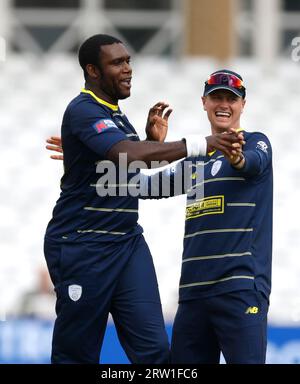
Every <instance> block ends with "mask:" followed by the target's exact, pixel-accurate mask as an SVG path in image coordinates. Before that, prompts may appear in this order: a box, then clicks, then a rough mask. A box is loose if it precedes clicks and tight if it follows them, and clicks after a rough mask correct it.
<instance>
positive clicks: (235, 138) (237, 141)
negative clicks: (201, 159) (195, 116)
mask: <svg viewBox="0 0 300 384" xmlns="http://www.w3.org/2000/svg"><path fill="white" fill-rule="evenodd" d="M206 141H207V152H208V153H209V152H212V151H213V150H215V149H217V150H219V151H221V152H223V154H224V156H225V157H226V158H227V159H230V162H231V161H232V162H233V163H234V162H235V161H236V160H237V157H239V156H240V153H241V151H242V147H243V145H245V140H244V135H243V133H242V132H236V131H235V130H233V129H231V130H230V132H225V133H216V134H214V135H211V136H207V137H206Z"/></svg>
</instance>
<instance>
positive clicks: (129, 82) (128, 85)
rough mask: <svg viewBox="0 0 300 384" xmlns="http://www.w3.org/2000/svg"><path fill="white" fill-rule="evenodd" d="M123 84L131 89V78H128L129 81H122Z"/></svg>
mask: <svg viewBox="0 0 300 384" xmlns="http://www.w3.org/2000/svg"><path fill="white" fill-rule="evenodd" d="M121 84H124V85H126V86H127V87H131V77H128V78H127V79H124V80H121Z"/></svg>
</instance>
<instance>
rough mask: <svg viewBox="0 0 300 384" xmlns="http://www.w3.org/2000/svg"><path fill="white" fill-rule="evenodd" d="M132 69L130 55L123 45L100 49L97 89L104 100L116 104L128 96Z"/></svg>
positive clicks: (111, 45)
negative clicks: (101, 93)
mask: <svg viewBox="0 0 300 384" xmlns="http://www.w3.org/2000/svg"><path fill="white" fill-rule="evenodd" d="M131 78H132V68H131V66H130V55H129V53H128V51H127V49H126V48H125V47H124V45H123V44H120V43H117V44H110V45H104V46H102V47H101V55H100V78H99V87H100V90H101V92H103V94H104V95H105V96H106V98H105V100H107V101H109V102H111V103H112V104H117V103H118V100H120V99H126V98H127V97H129V96H130V88H131Z"/></svg>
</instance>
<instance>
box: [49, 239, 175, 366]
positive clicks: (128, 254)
mask: <svg viewBox="0 0 300 384" xmlns="http://www.w3.org/2000/svg"><path fill="white" fill-rule="evenodd" d="M45 256H46V261H47V264H48V268H49V271H50V275H51V278H52V280H53V283H54V285H55V290H56V293H57V304H56V312H57V319H56V321H55V326H54V332H53V342H52V363H98V362H99V356H100V351H101V346H102V342H103V337H104V333H105V328H106V324H107V319H108V315H109V313H111V314H112V317H113V320H114V323H115V326H116V329H117V333H118V336H119V340H120V342H121V344H122V346H123V348H124V350H125V352H126V354H127V356H128V358H129V360H130V361H131V362H132V363H144V364H158V363H167V362H168V360H169V343H168V338H167V334H166V331H165V326H164V320H163V315H162V309H161V303H160V297H159V292H158V286H157V279H156V274H155V270H154V266H153V261H152V257H151V254H150V251H149V249H148V246H147V244H146V242H145V240H144V238H143V236H140V235H139V236H137V237H134V238H131V239H129V240H127V241H126V242H122V243H115V244H102V243H77V244H74V243H72V244H66V243H64V244H58V243H53V242H49V241H46V242H45Z"/></svg>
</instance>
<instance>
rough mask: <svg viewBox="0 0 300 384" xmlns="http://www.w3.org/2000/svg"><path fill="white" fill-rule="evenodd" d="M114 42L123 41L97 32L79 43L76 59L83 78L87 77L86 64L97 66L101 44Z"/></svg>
mask: <svg viewBox="0 0 300 384" xmlns="http://www.w3.org/2000/svg"><path fill="white" fill-rule="evenodd" d="M115 43H120V44H123V42H122V41H121V40H119V39H117V38H116V37H113V36H110V35H104V34H98V35H94V36H92V37H89V38H88V39H87V40H85V41H84V42H83V43H82V44H81V46H80V48H79V51H78V60H79V64H80V66H81V68H82V69H83V72H84V78H85V79H87V77H88V73H87V71H86V66H87V65H88V64H94V65H98V66H99V57H100V56H99V54H100V48H101V47H102V45H110V44H115Z"/></svg>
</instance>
